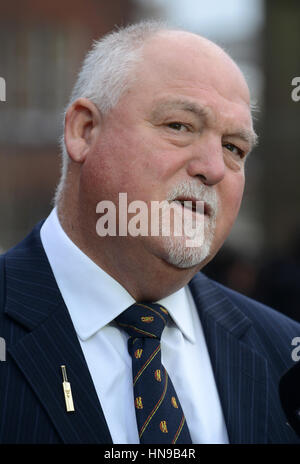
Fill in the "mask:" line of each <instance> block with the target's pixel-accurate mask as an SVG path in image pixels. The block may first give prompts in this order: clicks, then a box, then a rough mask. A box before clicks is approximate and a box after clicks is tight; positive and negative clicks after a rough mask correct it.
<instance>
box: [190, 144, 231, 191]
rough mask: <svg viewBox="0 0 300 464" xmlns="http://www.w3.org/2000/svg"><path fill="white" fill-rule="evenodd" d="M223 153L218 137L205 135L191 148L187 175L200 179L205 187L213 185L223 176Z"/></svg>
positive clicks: (224, 167)
mask: <svg viewBox="0 0 300 464" xmlns="http://www.w3.org/2000/svg"><path fill="white" fill-rule="evenodd" d="M225 169H226V166H225V162H224V151H223V147H222V142H221V139H220V137H217V136H213V135H206V136H205V137H204V136H203V137H201V140H199V142H198V143H197V144H195V146H194V147H193V152H192V153H191V158H190V160H189V163H188V174H189V175H190V176H192V177H195V176H198V177H201V179H202V181H203V182H204V184H206V185H215V184H218V183H219V182H221V180H222V179H223V178H224V176H225Z"/></svg>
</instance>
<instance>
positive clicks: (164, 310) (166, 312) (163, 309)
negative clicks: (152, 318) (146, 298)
mask: <svg viewBox="0 0 300 464" xmlns="http://www.w3.org/2000/svg"><path fill="white" fill-rule="evenodd" d="M159 308H160V309H161V311H162V312H163V313H165V314H169V313H168V311H167V310H166V308H163V307H162V306H160V307H159Z"/></svg>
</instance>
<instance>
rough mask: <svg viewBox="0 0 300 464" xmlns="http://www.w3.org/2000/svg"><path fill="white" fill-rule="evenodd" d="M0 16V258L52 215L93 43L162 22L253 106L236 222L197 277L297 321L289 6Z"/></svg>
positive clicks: (292, 2) (296, 71) (299, 233)
mask: <svg viewBox="0 0 300 464" xmlns="http://www.w3.org/2000/svg"><path fill="white" fill-rule="evenodd" d="M0 12H1V14H0V77H3V78H4V79H5V81H6V101H5V102H1V101H0V225H1V226H0V250H1V251H5V250H7V249H9V248H10V247H12V246H13V245H14V244H16V243H17V242H18V241H19V240H21V239H22V238H23V237H24V236H25V235H26V234H27V233H28V232H29V231H30V230H31V228H32V227H33V226H34V225H35V223H36V222H38V221H39V220H40V219H42V218H44V217H46V216H47V215H48V214H49V212H50V211H51V208H52V205H51V201H52V198H53V194H54V190H55V186H56V183H57V181H58V177H59V169H60V157H59V149H58V142H57V140H58V137H59V136H60V134H61V131H62V112H63V109H64V106H65V104H66V103H67V100H68V96H69V94H70V91H71V88H72V85H73V83H74V80H75V76H76V73H77V71H78V69H79V66H80V63H81V62H82V59H83V57H84V55H85V53H86V52H87V50H88V49H89V48H90V46H91V44H92V41H93V40H94V39H97V38H99V37H100V36H101V35H103V34H105V33H106V32H108V31H110V30H111V29H112V28H113V27H114V26H115V25H118V26H123V25H126V24H127V23H132V22H135V21H138V20H141V19H163V20H167V21H168V22H169V23H170V24H171V25H174V26H179V27H182V28H185V29H187V30H190V31H192V32H196V33H199V34H202V35H205V36H206V37H208V38H210V39H212V40H214V41H216V42H217V43H219V44H220V45H221V46H223V47H224V48H225V49H226V50H227V51H228V52H229V53H230V54H231V56H232V57H233V58H234V59H235V60H236V61H237V62H238V64H239V65H240V67H241V68H242V70H243V71H244V73H245V75H246V78H247V80H248V83H249V86H250V89H251V92H252V100H253V104H255V105H256V106H257V110H256V111H255V113H254V116H255V128H256V131H257V133H258V134H259V138H260V143H259V146H258V148H257V149H255V151H254V152H253V153H252V154H251V156H250V158H249V160H248V162H247V166H246V178H247V187H246V192H245V197H244V201H243V205H242V209H241V212H240V215H239V219H238V221H237V223H236V225H235V226H234V229H233V230H232V233H231V235H230V237H229V238H228V240H227V242H226V244H225V246H224V247H223V248H222V250H221V251H220V252H219V254H218V255H217V257H216V258H215V259H214V260H213V261H212V262H211V263H210V264H209V265H208V266H207V267H206V268H205V269H204V272H205V273H206V274H207V275H209V276H211V277H213V278H215V279H216V280H218V281H219V282H221V283H223V284H225V285H228V286H229V287H231V288H233V289H235V290H238V291H240V292H242V293H244V294H246V295H248V296H250V297H254V298H256V299H258V300H260V301H262V302H264V303H266V304H269V305H271V306H273V307H274V308H276V309H277V310H279V311H281V312H283V313H285V314H287V315H288V316H290V317H292V318H294V319H296V320H298V321H300V217H299V205H300V102H298V103H297V102H295V101H293V100H292V98H291V93H292V90H293V86H292V85H291V81H292V79H293V78H294V77H296V76H300V3H299V0H289V1H288V2H283V1H282V0H226V2H225V1H224V0H209V1H207V0H110V1H107V0H85V1H84V2H82V1H79V0H72V1H71V0H60V1H58V0H51V2H50V1H44V2H41V1H37V0H22V1H18V0H10V1H7V0H6V1H4V0H0Z"/></svg>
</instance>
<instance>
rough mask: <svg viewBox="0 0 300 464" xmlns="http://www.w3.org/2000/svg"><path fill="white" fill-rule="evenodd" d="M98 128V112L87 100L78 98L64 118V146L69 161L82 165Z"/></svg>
mask: <svg viewBox="0 0 300 464" xmlns="http://www.w3.org/2000/svg"><path fill="white" fill-rule="evenodd" d="M99 128H100V112H99V110H98V108H97V107H96V105H95V104H94V103H92V102H91V101H90V100H88V99H87V98H79V99H78V100H76V101H75V102H74V103H72V105H71V106H70V107H69V108H68V110H67V112H66V117H65V145H66V149H67V153H68V155H69V157H70V158H71V160H73V161H75V162H76V163H83V162H84V161H85V159H86V156H87V153H88V150H89V148H90V146H91V144H92V142H93V139H94V138H95V136H96V133H97V131H98V130H99Z"/></svg>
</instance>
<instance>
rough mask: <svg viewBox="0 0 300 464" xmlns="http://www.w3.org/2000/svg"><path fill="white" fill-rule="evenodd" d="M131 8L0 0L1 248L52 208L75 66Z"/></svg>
mask: <svg viewBox="0 0 300 464" xmlns="http://www.w3.org/2000/svg"><path fill="white" fill-rule="evenodd" d="M132 10H133V2H132V0H113V1H106V0H85V1H84V2H82V1H80V0H72V1H71V0H63V1H58V0H51V2H50V1H46V2H40V1H37V0H22V1H18V0H10V1H8V2H7V1H5V2H4V1H3V0H2V1H1V2H0V11H1V14H0V44H1V48H0V76H1V77H3V78H4V79H5V81H6V102H5V103H3V102H0V120H1V124H0V166H1V169H0V225H1V226H0V249H1V248H2V250H5V249H7V248H9V247H10V246H12V245H14V244H15V243H16V242H17V241H19V239H21V238H22V237H24V235H25V234H26V233H27V232H28V231H29V230H30V229H31V228H32V226H33V225H34V224H35V223H36V222H37V221H38V220H39V219H40V218H43V217H45V216H46V215H47V214H48V212H49V211H50V209H51V205H50V201H51V198H52V196H53V192H54V188H55V185H56V182H57V179H58V175H59V163H60V160H59V156H58V153H59V150H58V144H57V140H58V137H59V135H60V133H61V130H62V125H61V123H62V112H63V109H64V106H65V105H66V103H67V100H68V97H69V94H70V91H71V88H72V85H73V82H74V79H75V76H76V72H77V71H78V69H79V66H80V63H81V61H82V59H83V57H84V55H85V53H86V51H87V50H88V49H89V48H90V46H91V44H92V41H93V40H94V39H98V38H99V37H100V36H101V35H103V34H105V33H106V32H108V31H109V30H111V29H112V28H113V27H114V26H115V25H116V24H117V25H119V26H120V25H125V24H127V23H128V21H130V18H131V15H132Z"/></svg>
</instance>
